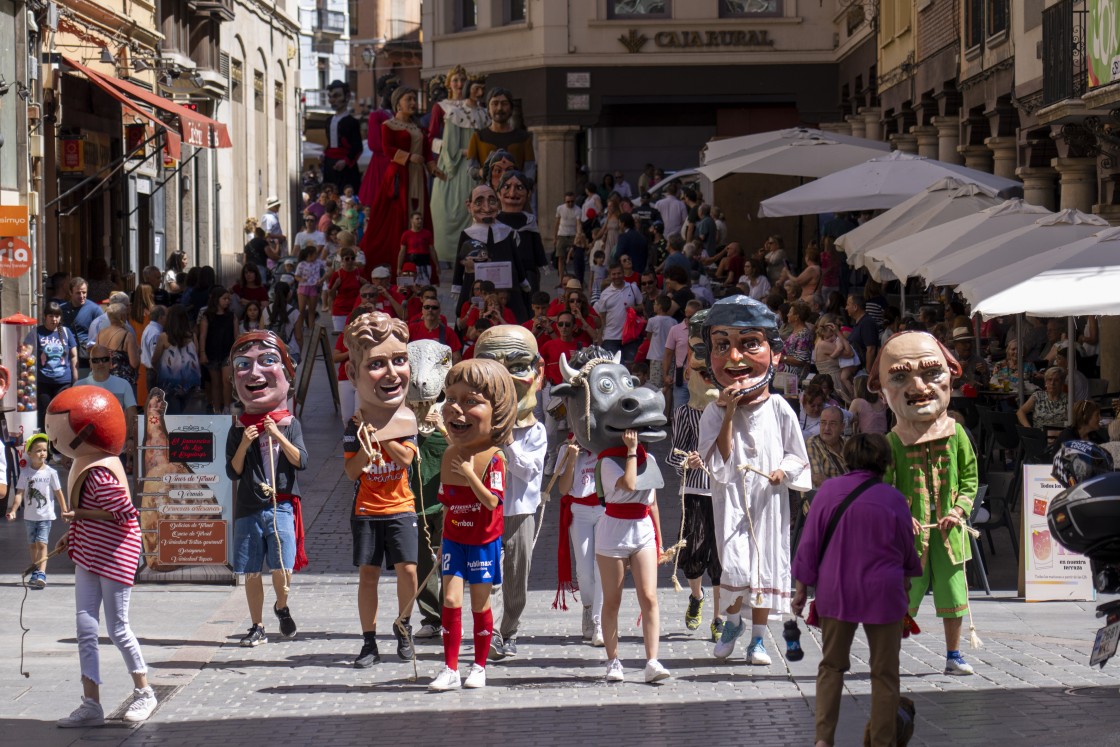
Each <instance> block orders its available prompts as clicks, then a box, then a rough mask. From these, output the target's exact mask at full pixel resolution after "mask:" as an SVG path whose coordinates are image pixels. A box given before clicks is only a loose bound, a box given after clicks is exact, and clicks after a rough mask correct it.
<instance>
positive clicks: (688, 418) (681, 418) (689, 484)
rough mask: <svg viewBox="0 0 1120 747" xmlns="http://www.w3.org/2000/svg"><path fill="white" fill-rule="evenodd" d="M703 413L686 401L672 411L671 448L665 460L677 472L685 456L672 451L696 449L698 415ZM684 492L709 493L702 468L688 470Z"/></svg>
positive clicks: (698, 430)
mask: <svg viewBox="0 0 1120 747" xmlns="http://www.w3.org/2000/svg"><path fill="white" fill-rule="evenodd" d="M703 414H704V413H703V412H702V411H700V410H697V409H696V408H694V407H690V406H689V405H688V403H687V402H686V403H685V404H683V405H681V406H680V407H678V408H677V409H676V410H675V411H674V412H673V450H672V451H670V452H669V456H667V457H666V458H665V461H666V462H668V463H669V464H671V465H673V467H674V468H675V469H676V470H677V474H678V475H681V474H683V473H684V463H685V457H683V456H681V455H680V454H676V453H674V452H675V451H676V450H678V449H679V450H680V451H684V452H689V451H696V447H697V446H698V445H699V444H700V416H701V415H703ZM684 492H686V493H691V494H692V495H711V494H712V488H711V487H710V486H709V485H708V473H707V472H705V471H704V470H702V469H690V470H688V476H687V479H686V480H685V483H684Z"/></svg>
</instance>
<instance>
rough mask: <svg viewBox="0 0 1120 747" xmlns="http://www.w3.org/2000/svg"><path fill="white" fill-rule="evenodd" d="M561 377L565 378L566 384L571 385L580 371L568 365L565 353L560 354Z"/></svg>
mask: <svg viewBox="0 0 1120 747" xmlns="http://www.w3.org/2000/svg"><path fill="white" fill-rule="evenodd" d="M560 375H561V376H563V377H564V383H565V384H570V383H571V381H572V379H574V378H575V377H576V376H578V375H579V371H577V370H575V369H574V368H572V367H571V366H569V365H568V356H567V355H566V354H564V353H561V354H560Z"/></svg>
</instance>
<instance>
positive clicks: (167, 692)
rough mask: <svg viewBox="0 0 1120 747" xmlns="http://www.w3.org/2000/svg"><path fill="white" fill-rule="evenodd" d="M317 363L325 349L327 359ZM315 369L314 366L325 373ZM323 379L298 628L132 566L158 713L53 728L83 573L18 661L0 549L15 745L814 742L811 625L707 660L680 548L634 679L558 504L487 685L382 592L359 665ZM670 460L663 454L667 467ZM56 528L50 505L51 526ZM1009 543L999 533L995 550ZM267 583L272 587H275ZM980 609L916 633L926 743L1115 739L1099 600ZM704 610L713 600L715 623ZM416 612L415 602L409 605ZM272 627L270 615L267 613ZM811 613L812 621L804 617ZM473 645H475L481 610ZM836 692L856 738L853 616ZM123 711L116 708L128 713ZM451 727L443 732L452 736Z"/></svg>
mask: <svg viewBox="0 0 1120 747" xmlns="http://www.w3.org/2000/svg"><path fill="white" fill-rule="evenodd" d="M315 375H316V377H320V376H321V375H322V371H321V370H319V371H316V373H315ZM317 381H318V382H319V383H323V382H322V381H321V380H320V379H317ZM327 391H328V390H327V388H326V387H325V386H319V387H315V386H313V387H312V395H311V399H310V401H309V402H308V406H307V409H306V411H305V413H304V418H303V420H304V425H305V432H307V433H308V434H309V436H308V448H309V450H310V453H311V455H312V459H311V468H310V469H309V470H308V472H307V473H306V477H305V478H304V479H303V480H302V485H303V488H304V493H305V496H306V498H305V517H306V521H307V524H308V549H309V554H310V555H311V562H312V564H311V567H310V569H309V570H308V571H307V572H304V573H301V574H297V575H296V576H295V578H294V581H293V596H292V603H291V608H292V612H293V615H294V617H295V619H296V621H297V622H298V624H299V626H300V631H299V635H298V637H297V638H296V639H295V640H294V641H280V640H279V639H278V638H277V637H276V636H273V638H272V640H271V641H270V643H268V644H267V645H265V646H261V647H258V648H256V649H243V648H240V647H239V646H238V640H239V638H240V637H241V635H242V634H243V632H244V630H245V629H246V628H247V627H248V616H247V612H246V608H245V602H244V594H243V592H242V590H241V589H240V588H228V587H215V586H189V585H187V586H171V587H167V586H153V585H141V586H137V587H136V590H135V592H134V596H133V605H132V612H133V615H132V619H133V628H134V629H135V630H136V632H137V635H138V637H139V638H140V642H141V645H142V646H143V651H144V654H145V656H146V657H147V659H148V661H149V664H150V667H151V679H152V683H153V684H154V685H155V686H156V688H157V692H158V693H159V694H160V696H161V699H162V701H163V702H162V703H161V705H160V707H159V709H158V710H157V711H156V713H155V714H154V715H153V717H152V718H151V720H150V721H148V722H147V723H145V724H143V725H142V726H139V727H136V728H128V727H126V726H124V725H123V724H121V725H118V726H108V727H105V728H102V729H88V730H74V731H71V730H62V729H58V728H57V727H56V726H55V725H54V721H55V719H57V718H58V717H60V716H62V715H65V714H66V713H68V712H69V711H70V710H71V709H72V708H73V707H74V706H75V705H76V703H77V700H78V693H79V691H80V684H79V681H78V662H77V649H76V646H75V645H74V633H73V600H72V593H71V589H72V583H73V582H72V578H73V577H72V573H71V572H70V569H69V568H67V567H65V566H67V565H68V563H66V561H63V562H58V561H52V566H51V574H50V577H51V583H50V586H49V587H48V589H47V590H45V591H43V592H32V593H31V595H30V596H29V598H28V601H27V605H26V610H25V618H24V619H25V622H26V624H27V625H28V626H29V627H30V628H31V632H30V633H29V634H28V636H27V660H26V668H27V670H29V671H30V673H31V677H29V678H26V679H25V678H24V677H21V676H20V675H19V673H18V671H17V664H18V657H19V626H18V620H17V617H18V613H19V607H20V600H21V597H22V595H23V591H22V589H20V588H19V587H18V586H17V585H16V583H15V582H16V576H15V574H16V573H18V570H19V567H20V565H21V563H20V562H15V560H14V559H13V560H9V561H6V562H7V563H8V566H7V567H5V568H4V569H3V570H4V572H5V573H4V585H3V587H0V605H2V607H3V609H4V610H5V612H4V615H5V618H4V629H5V631H6V633H5V635H4V636H3V639H2V641H0V661H3V662H4V667H3V668H4V672H3V674H2V675H0V729H2V733H3V734H4V735H5V738H4V740H3V741H4V742H5V743H7V744H13V745H35V746H36V747H48V745H66V744H87V743H88V744H113V745H116V744H120V745H169V746H170V745H174V746H176V747H179V746H183V747H186V746H188V745H200V746H204V747H212V746H213V745H215V744H247V745H270V746H275V747H279V746H280V745H305V744H312V743H317V744H331V745H345V744H354V745H359V744H370V743H371V742H377V743H398V744H410V743H415V744H435V743H437V742H444V741H446V739H447V738H451V739H454V740H456V741H461V742H463V743H467V744H481V743H492V742H500V743H503V744H511V745H519V744H532V745H550V744H571V743H572V742H573V741H580V742H583V743H586V744H610V745H643V746H645V747H648V746H649V745H660V744H666V745H677V744H691V743H696V742H698V741H703V742H712V743H720V744H747V743H753V744H763V745H805V744H811V743H812V737H813V715H812V714H813V704H814V685H815V676H816V665H817V662H818V661H819V658H820V647H819V645H818V639H813V638H810V637H808V636H807V635H804V636H803V638H802V641H803V644H804V647H805V650H806V656H805V659H804V660H802V661H800V662H797V663H794V664H788V663H787V662H786V661H785V660H784V657H782V656H780V655H779V652H780V651H782V650H784V645H781V644H782V641H781V625H780V622H778V621H776V620H772V621H771V624H770V633H771V637H772V639H773V640H771V641H770V643H769V648H770V651H771V654H773V655H774V663H773V664H772V665H771V666H769V667H752V666H748V665H747V664H745V663H744V662H743V659H742V654H741V649H740V650H739V651H737V652H736V656H735V657H734V658H733V659H732V660H731V661H730V662H729V663H726V664H724V663H718V664H717V663H716V661H715V660H714V659H713V658H712V656H711V645H710V644H708V643H706V642H705V641H704V640H703V639H702V637H701V635H700V632H701V631H697V632H695V633H691V632H689V631H687V630H685V628H684V620H683V617H684V608H685V606H686V602H687V596H686V595H685V594H684V593H683V592H682V593H676V592H674V591H673V588H672V584H671V582H670V580H669V577H668V569H663V570H662V579H661V583H660V587H661V594H660V602H661V620H662V653H661V660H662V662H663V663H664V664H665V665H666V666H667V667H668V668H669V669H670V670H671V671H672V673H673V677H672V678H671V679H669V680H667V681H666V682H665V683H663V684H661V685H658V686H649V685H646V684H644V682H643V681H642V677H641V667H642V666H643V664H644V661H643V658H642V649H641V639H640V630H639V629H638V628H637V626H636V624H635V623H636V619H637V604H636V602H635V601H634V599H633V596H632V594H628V595H627V596H626V597H625V598H624V601H623V611H622V615H621V619H622V620H623V621H625V623H624V626H623V629H622V634H623V642H622V647H621V651H622V658H623V661H624V664H625V665H626V667H627V681H626V682H625V683H622V684H616V685H612V684H607V683H606V682H604V681H603V679H602V676H603V673H604V655H603V651H602V649H596V648H591V647H589V646H587V645H584V644H582V643H581V642H580V640H579V628H580V613H579V610H578V607H579V605H578V603H577V604H575V605H574V606H572V608H571V609H569V610H568V611H567V612H559V611H554V610H552V609H551V608H550V607H551V603H552V600H553V596H554V593H555V587H556V583H555V569H556V516H557V512H558V508H559V506H558V503H557V502H555V501H553V502H550V503H549V504H548V507H547V508H548V510H547V514H546V518H545V522H546V526H545V529H544V531H543V532H542V534H541V538H540V543H539V545H538V547H537V548H536V553H535V555H534V568H533V574H532V583H531V594H530V600H529V604H528V607H527V610H526V615H525V617H524V619H523V621H522V633H521V635H520V636H519V638H518V644H519V648H520V655H519V656H518V657H516V658H514V659H507V660H506V661H504V662H501V663H491V665H490V666H489V667H488V670H487V671H488V687H487V688H486V689H484V690H481V691H478V690H476V691H461V692H453V693H447V694H432V693H429V692H428V691H427V689H426V684H427V682H428V680H429V679H430V678H431V677H432V676H434V674H435V673H436V672H437V671H438V668H439V666H440V664H441V662H442V653H441V648H440V645H439V639H438V638H437V639H429V640H427V641H422V642H418V654H419V660H418V662H417V668H418V670H419V675H420V677H419V680H417V681H414V680H413V679H412V676H413V669H412V665H411V664H408V663H404V662H400V661H399V660H397V658H396V656H395V653H394V642H393V638H392V636H391V633H389V631H388V624H387V621H386V617H385V615H384V614H382V615H381V620H380V625H379V632H380V633H381V636H380V644H381V653H382V657H383V663H382V664H380V665H378V666H375V667H373V668H372V669H368V670H356V669H354V668H352V667H351V666H350V663H349V662H350V660H351V659H352V658H353V657H354V655H355V654H356V653H357V650H358V648H360V645H361V644H360V635H359V633H360V631H359V629H358V626H357V614H356V609H355V597H356V589H357V577H356V574H355V572H354V571H353V569H352V568H351V566H350V544H351V541H350V532H349V525H348V519H347V512H348V509H349V506H350V496H351V493H350V489H349V487H348V486H347V485H346V484H345V478H344V477H343V475H342V470H341V445H340V437H339V436H338V435H336V434H337V431H338V430H339V429H338V428H337V426H336V423H337V420H336V417H335V415H334V413H333V408H332V407H331V406H330V404H329V401H324V399H325V398H326V397H327V395H326V392H327ZM671 477H672V476H671V475H670V478H671ZM675 496H676V489H675V481H673V480H672V479H670V484H669V485H667V487H666V489H665V491H664V493H663V494H662V496H661V505H662V511H663V514H662V516H663V519H662V520H663V522H664V526H665V527H667V529H666V532H667V533H675V527H676V525H677V522H678V521H679V506H678V504H677V501H676V499H675ZM0 531H3V535H2V536H3V537H4V540H5V543H6V544H7V545H8V546H16V547H18V546H19V544H18V543H20V542H22V539H23V538H22V533H23V528H22V526H20V525H19V524H18V523H14V522H13V523H9V524H5V525H4V526H3V527H0ZM58 531H60V528H59V527H58V526H57V525H56V527H55V532H56V533H57V532H58ZM997 558H999V559H1000V560H1001V562H1003V563H1009V562H1010V561H1009V560H1008V553H1007V551H1002V548H1001V555H999V556H997ZM382 585H383V588H382V589H381V600H382V604H383V605H385V604H393V606H394V607H395V602H390V600H395V596H394V595H395V590H394V579H393V578H392V577H391V576H389V577H387V578H386V579H384V580H383V581H382ZM267 599H268V600H269V601H268V604H271V592H269V593H268V597H267ZM973 600H974V605H973V608H974V612H975V616H976V623H977V627H978V630H979V633H980V636H981V638H982V639H983V642H984V648H983V649H981V650H980V651H977V652H970V651H967V650H966V652H965V654H966V656H968V657H969V659H970V660H971V661H973V663H974V664H975V665H976V668H977V671H978V674H977V676H975V677H966V678H953V677H948V676H945V675H942V674H941V673H940V669H941V665H942V662H943V658H942V657H943V656H944V652H943V651H942V650H941V645H942V644H941V639H940V635H939V632H940V631H939V627H940V626H939V625H938V624H937V621H936V620H935V619H934V618H933V617H932V613H931V612H930V611H929V610H928V609H926V608H923V610H922V614H921V615H920V616H919V618H918V621H919V624H920V625H921V626H922V627H923V630H924V632H923V633H922V634H921V635H919V636H917V637H915V638H911V639H910V640H908V641H906V642H904V644H903V651H902V670H903V671H902V683H903V684H902V686H903V691H904V693H907V694H908V695H909V696H910V697H912V698H913V699H914V701H915V703H916V705H917V712H918V723H917V730H916V735H915V740H914V742H912V744H920V745H945V744H959V745H995V744H1026V745H1052V744H1069V743H1075V742H1078V741H1080V742H1083V743H1088V741H1087V740H1090V739H1091V740H1092V743H1093V744H1094V745H1097V744H1117V743H1120V737H1118V736H1116V733H1115V727H1114V726H1113V724H1112V722H1111V720H1112V718H1113V717H1114V714H1115V713H1116V710H1117V706H1120V694H1118V689H1117V688H1118V686H1120V683H1118V676H1117V672H1118V670H1117V668H1116V667H1115V666H1111V665H1110V666H1108V667H1106V668H1105V669H1104V670H1098V669H1090V668H1089V666H1088V663H1087V662H1088V657H1089V649H1090V647H1091V642H1092V635H1093V632H1094V631H1095V629H1096V627H1097V621H1096V620H1095V619H1094V617H1093V612H1092V611H1093V607H1094V605H1093V604H1091V603H1081V604H1074V603H1052V604H1033V605H1026V604H1023V603H1022V602H1019V601H1015V600H1013V599H1012V598H1011V595H1010V592H1006V591H1005V592H996V593H995V595H994V596H993V597H991V598H988V597H985V596H984V595H983V594H979V595H977V594H974V595H973ZM710 614H711V602H710V600H709V601H708V603H707V604H706V605H705V609H704V616H705V622H704V624H703V626H702V628H701V630H703V631H706V630H707V627H708V621H709V620H710ZM414 619H418V618H414ZM265 623H266V626H268V627H269V630H270V632H274V631H275V624H274V621H271V620H268V619H266V621H265ZM802 627H803V629H804V626H802ZM467 629H468V630H467V632H468V635H467V636H466V637H465V640H464V646H463V654H462V657H461V661H462V662H463V666H464V667H465V666H467V665H468V664H469V661H470V657H471V648H470V636H469V622H468V625H467ZM102 657H103V667H102V668H103V672H104V676H105V678H106V682H105V685H104V686H103V689H102V692H103V701H104V702H105V704H106V712H107V713H109V712H110V711H111V710H113V706H112V704H114V703H119V702H121V701H122V700H123V699H124V698H125V696H126V695H127V693H128V683H127V677H126V675H125V673H124V671H123V667H121V666H120V665H119V663H118V661H119V659H118V658H117V657H118V655H117V653H116V651H115V650H114V648H113V646H112V644H111V643H110V642H109V641H108V639H107V638H104V637H103V638H102ZM846 683H847V693H846V695H845V698H844V703H843V707H842V711H841V723H840V730H839V732H838V744H841V745H858V744H861V743H862V742H861V735H862V730H863V724H864V722H865V721H866V718H867V715H868V712H869V707H870V700H869V691H870V683H869V681H868V666H867V647H866V644H865V643H864V642H863V640H862V636H857V642H856V645H855V646H854V649H853V661H852V670H851V672H850V674H849V676H848V677H847V679H846ZM118 723H120V722H118ZM444 735H447V737H445V736H444Z"/></svg>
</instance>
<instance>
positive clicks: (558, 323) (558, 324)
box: [556, 322, 572, 329]
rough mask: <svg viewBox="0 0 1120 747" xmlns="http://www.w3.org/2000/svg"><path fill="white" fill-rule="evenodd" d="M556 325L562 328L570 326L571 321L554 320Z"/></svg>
mask: <svg viewBox="0 0 1120 747" xmlns="http://www.w3.org/2000/svg"><path fill="white" fill-rule="evenodd" d="M556 326H557V327H560V328H561V329H563V328H564V327H571V326H572V323H571V322H556Z"/></svg>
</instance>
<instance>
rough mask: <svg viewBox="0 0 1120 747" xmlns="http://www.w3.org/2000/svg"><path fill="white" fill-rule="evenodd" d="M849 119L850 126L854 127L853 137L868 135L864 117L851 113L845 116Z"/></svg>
mask: <svg viewBox="0 0 1120 747" xmlns="http://www.w3.org/2000/svg"><path fill="white" fill-rule="evenodd" d="M844 119H846V120H847V121H848V126H849V127H851V128H852V137H867V122H866V121H864V119H863V117H861V116H859V115H857V114H849V115H848V116H846V117H844Z"/></svg>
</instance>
